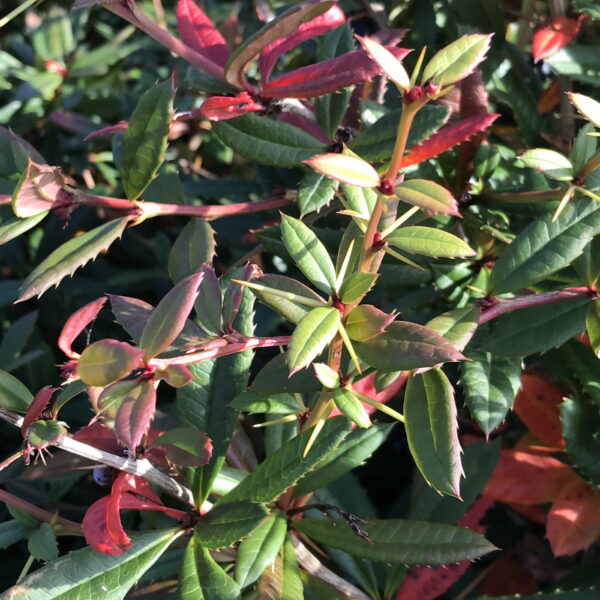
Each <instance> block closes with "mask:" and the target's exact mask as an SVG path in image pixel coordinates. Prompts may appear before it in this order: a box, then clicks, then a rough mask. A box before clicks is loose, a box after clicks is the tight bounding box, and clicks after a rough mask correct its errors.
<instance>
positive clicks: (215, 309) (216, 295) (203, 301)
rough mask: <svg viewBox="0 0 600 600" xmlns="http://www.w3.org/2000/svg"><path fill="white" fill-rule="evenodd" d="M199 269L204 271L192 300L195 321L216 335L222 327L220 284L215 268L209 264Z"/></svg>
mask: <svg viewBox="0 0 600 600" xmlns="http://www.w3.org/2000/svg"><path fill="white" fill-rule="evenodd" d="M200 271H202V272H203V273H204V277H203V278H202V281H201V282H200V289H199V291H198V297H197V298H196V301H195V302H194V309H195V311H196V321H197V322H198V323H199V324H200V326H201V327H202V328H203V329H205V330H206V331H207V332H208V333H211V334H214V335H216V334H218V333H220V332H221V331H222V328H223V323H222V316H221V309H222V307H223V298H222V294H221V284H220V283H219V279H218V277H217V274H216V273H215V270H214V269H213V268H212V267H211V266H210V265H207V264H205V265H202V267H201V269H200Z"/></svg>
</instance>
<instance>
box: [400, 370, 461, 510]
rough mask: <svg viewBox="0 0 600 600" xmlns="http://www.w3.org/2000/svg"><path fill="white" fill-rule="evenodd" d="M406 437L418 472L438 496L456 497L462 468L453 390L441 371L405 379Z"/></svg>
mask: <svg viewBox="0 0 600 600" xmlns="http://www.w3.org/2000/svg"><path fill="white" fill-rule="evenodd" d="M404 418H405V419H406V422H405V426H406V437H407V438H408V445H409V447H410V451H411V454H412V455H413V458H414V459H415V462H416V464H417V467H419V471H421V473H422V475H423V477H424V478H425V480H426V481H427V483H429V485H430V486H431V487H433V488H435V489H436V490H437V491H438V492H440V494H449V495H451V496H456V497H457V498H458V497H460V492H459V486H460V476H461V475H462V466H461V462H460V453H461V448H460V443H459V441H458V432H457V427H458V424H457V421H456V404H455V403H454V390H453V389H452V384H451V383H450V381H448V378H447V377H446V375H444V373H443V371H442V370H441V369H432V370H430V371H427V372H425V373H422V374H421V375H415V376H413V377H411V378H410V379H409V380H408V384H407V387H406V394H405V396H404Z"/></svg>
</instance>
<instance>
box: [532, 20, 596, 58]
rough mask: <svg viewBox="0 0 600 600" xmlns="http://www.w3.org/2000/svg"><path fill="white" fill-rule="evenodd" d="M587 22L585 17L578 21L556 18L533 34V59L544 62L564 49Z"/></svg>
mask: <svg viewBox="0 0 600 600" xmlns="http://www.w3.org/2000/svg"><path fill="white" fill-rule="evenodd" d="M584 20H585V16H584V15H580V16H579V17H578V18H577V19H573V18H571V17H564V16H558V17H554V18H553V19H551V20H550V21H548V23H547V24H546V25H545V26H544V27H542V28H541V29H538V30H537V31H536V32H535V33H534V34H533V40H532V44H531V54H532V56H533V59H534V60H535V61H536V62H537V61H538V60H544V59H546V58H549V57H550V56H552V55H553V54H554V53H556V52H558V51H559V50H560V49H561V48H564V47H565V46H566V45H567V44H568V43H569V42H570V41H572V40H573V38H574V37H575V36H576V35H577V34H578V33H579V31H580V29H581V25H582V23H583V21H584Z"/></svg>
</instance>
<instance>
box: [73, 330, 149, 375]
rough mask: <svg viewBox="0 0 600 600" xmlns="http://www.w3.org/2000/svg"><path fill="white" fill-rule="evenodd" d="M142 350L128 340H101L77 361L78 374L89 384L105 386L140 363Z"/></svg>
mask: <svg viewBox="0 0 600 600" xmlns="http://www.w3.org/2000/svg"><path fill="white" fill-rule="evenodd" d="M140 354H141V352H140V350H138V349H137V348H134V347H133V346H130V345H129V344H127V343H126V342H118V341H117V340H99V341H97V342H94V343H93V344H90V345H89V346H88V347H87V348H86V349H85V350H84V351H83V352H82V353H81V356H80V357H79V360H78V361H77V374H78V375H79V377H81V379H82V380H83V381H84V382H85V383H87V384H88V385H95V386H105V385H108V384H109V383H112V382H113V381H117V380H118V379H122V378H123V377H125V376H126V375H129V373H131V371H133V369H135V368H136V367H137V366H138V365H139V363H140V358H141V356H140Z"/></svg>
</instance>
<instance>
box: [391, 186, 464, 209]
mask: <svg viewBox="0 0 600 600" xmlns="http://www.w3.org/2000/svg"><path fill="white" fill-rule="evenodd" d="M395 191H396V196H397V197H398V198H399V199H400V200H402V202H406V203H408V204H412V205H413V206H418V207H419V208H422V209H423V210H424V211H426V212H428V213H429V214H430V215H432V214H438V215H454V216H455V217H460V216H461V215H460V213H459V212H458V204H457V202H456V200H455V198H454V196H453V195H452V194H451V193H450V192H449V191H448V190H447V189H446V188H445V187H443V186H441V185H440V184H439V183H434V182H433V181H428V180H426V179H409V180H408V181H404V182H402V183H401V184H400V185H398V186H396V190H395Z"/></svg>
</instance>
